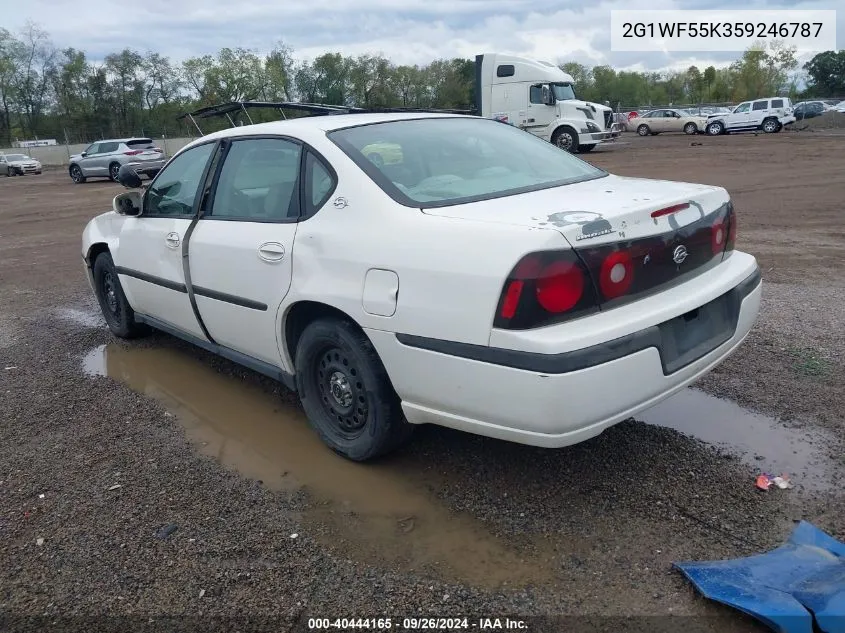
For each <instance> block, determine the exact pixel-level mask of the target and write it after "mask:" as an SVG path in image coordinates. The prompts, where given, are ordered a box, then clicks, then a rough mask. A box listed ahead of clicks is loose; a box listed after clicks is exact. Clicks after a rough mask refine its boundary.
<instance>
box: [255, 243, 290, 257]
mask: <svg viewBox="0 0 845 633" xmlns="http://www.w3.org/2000/svg"><path fill="white" fill-rule="evenodd" d="M258 257H260V258H261V259H263V260H264V261H265V262H280V261H282V259H284V257H285V247H284V245H283V244H279V243H278V242H264V244H262V245H261V246H259V247H258Z"/></svg>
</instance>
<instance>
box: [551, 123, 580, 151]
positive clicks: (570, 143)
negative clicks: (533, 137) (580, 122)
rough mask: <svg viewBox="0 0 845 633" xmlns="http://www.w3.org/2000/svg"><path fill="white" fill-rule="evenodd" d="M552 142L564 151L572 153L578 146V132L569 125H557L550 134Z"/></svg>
mask: <svg viewBox="0 0 845 633" xmlns="http://www.w3.org/2000/svg"><path fill="white" fill-rule="evenodd" d="M552 143H553V144H554V145H557V146H558V147H559V148H560V149H562V150H563V151H565V152H569V153H570V154H571V153H574V152H575V150H576V149H577V147H578V132H576V131H575V130H573V129H572V128H571V127H559V128H558V129H556V130H555V133H554V134H552Z"/></svg>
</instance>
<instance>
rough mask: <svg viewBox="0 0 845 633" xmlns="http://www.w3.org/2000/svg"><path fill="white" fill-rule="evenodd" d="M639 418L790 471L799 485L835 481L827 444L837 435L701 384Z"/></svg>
mask: <svg viewBox="0 0 845 633" xmlns="http://www.w3.org/2000/svg"><path fill="white" fill-rule="evenodd" d="M636 419H637V420H640V421H642V422H645V423H647V424H654V425H657V426H663V427H667V428H670V429H675V430H676V431H680V432H681V433H684V434H686V435H690V436H692V437H695V438H697V439H699V440H702V441H703V442H706V443H707V444H710V445H712V446H715V447H718V448H721V449H724V450H726V451H728V452H730V453H733V454H736V455H738V456H739V457H740V458H741V459H742V460H743V461H744V462H746V463H747V464H749V465H750V466H752V467H753V468H754V469H755V470H758V471H763V472H767V473H769V474H772V475H779V474H781V473H788V474H789V476H790V478H791V479H792V480H793V483H795V484H796V486H804V487H806V488H808V489H813V490H828V489H831V488H833V487H834V486H835V482H834V468H833V466H834V464H833V462H832V460H831V459H830V458H829V457H828V455H827V453H826V450H825V449H826V447H827V446H828V445H829V444H830V443H831V442H833V439H832V438H830V437H829V436H828V435H827V434H825V433H823V432H822V431H821V430H819V429H810V428H803V429H800V428H790V427H787V426H784V425H783V424H781V423H779V422H778V421H777V420H775V419H773V418H769V417H766V416H764V415H761V414H758V413H753V412H751V411H747V410H746V409H743V408H742V407H740V406H739V405H737V404H736V403H734V402H731V401H729V400H722V399H721V398H717V397H715V396H711V395H709V394H707V393H705V392H703V391H700V390H698V389H685V390H684V391H681V392H680V393H678V394H676V395H674V396H672V397H671V398H669V399H667V400H665V401H663V402H661V403H660V404H658V405H657V406H655V407H652V408H651V409H648V410H646V411H643V412H642V413H640V414H639V415H638V416H636Z"/></svg>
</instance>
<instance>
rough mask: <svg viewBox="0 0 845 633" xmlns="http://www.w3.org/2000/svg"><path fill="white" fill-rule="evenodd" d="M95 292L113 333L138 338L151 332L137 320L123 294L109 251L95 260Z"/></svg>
mask: <svg viewBox="0 0 845 633" xmlns="http://www.w3.org/2000/svg"><path fill="white" fill-rule="evenodd" d="M94 293H95V294H96V296H97V302H98V303H99V304H100V310H102V312H103V318H105V320H106V324H107V325H108V326H109V329H110V330H111V331H112V334H114V335H115V336H118V337H120V338H137V337H139V336H143V335H144V334H147V333H148V332H149V328H147V327H146V326H145V325H143V324H141V323H137V322H136V321H135V311H134V310H133V309H132V306H130V305H129V302H128V301H127V300H126V295H124V294H123V286H121V285H120V279H118V276H117V271H116V270H115V267H114V262H113V261H112V257H111V255H110V254H109V253H100V254H99V255H98V256H97V259H96V260H95V261H94Z"/></svg>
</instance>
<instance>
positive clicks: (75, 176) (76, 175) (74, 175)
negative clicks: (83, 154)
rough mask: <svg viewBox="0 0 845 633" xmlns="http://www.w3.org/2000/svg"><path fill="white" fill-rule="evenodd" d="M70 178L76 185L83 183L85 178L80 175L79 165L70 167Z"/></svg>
mask: <svg viewBox="0 0 845 633" xmlns="http://www.w3.org/2000/svg"><path fill="white" fill-rule="evenodd" d="M70 178H71V180H73V182H75V183H76V184H77V185H78V184H80V183H83V182H85V176H83V175H82V170H81V169H80V168H79V165H71V166H70Z"/></svg>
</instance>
